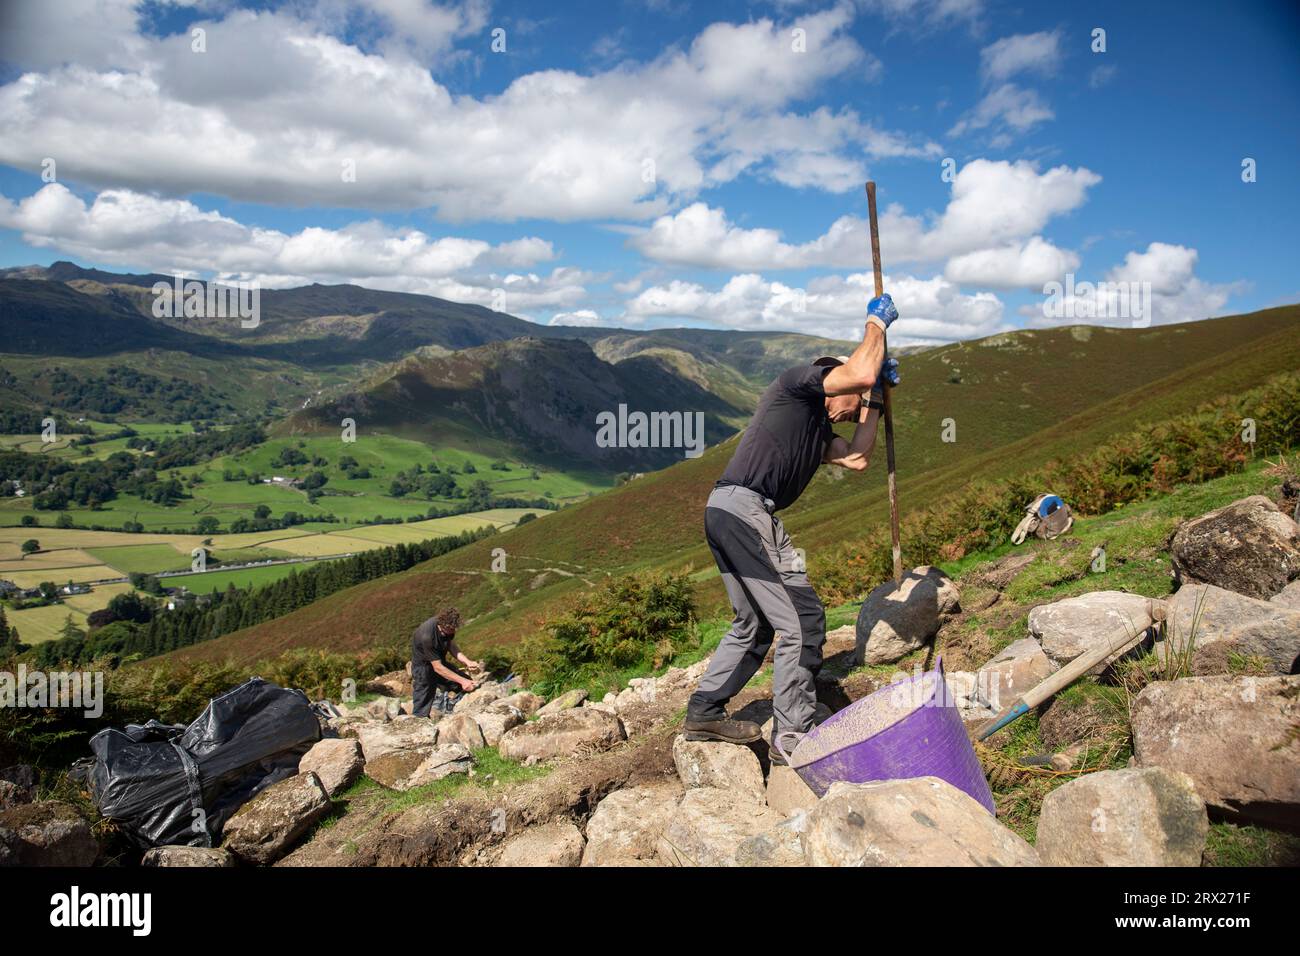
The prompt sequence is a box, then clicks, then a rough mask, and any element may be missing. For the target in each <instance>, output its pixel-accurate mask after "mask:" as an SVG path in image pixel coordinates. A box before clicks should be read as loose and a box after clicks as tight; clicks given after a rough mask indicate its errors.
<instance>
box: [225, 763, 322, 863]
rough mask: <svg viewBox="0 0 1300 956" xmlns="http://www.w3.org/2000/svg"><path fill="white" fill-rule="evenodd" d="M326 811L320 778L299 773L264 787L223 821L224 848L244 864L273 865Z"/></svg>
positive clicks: (310, 774) (311, 774)
mask: <svg viewBox="0 0 1300 956" xmlns="http://www.w3.org/2000/svg"><path fill="white" fill-rule="evenodd" d="M329 811H330V797H329V794H328V793H326V792H325V787H324V785H323V784H322V783H321V781H320V777H318V776H316V774H314V773H310V772H309V773H300V774H298V775H297V776H293V777H289V778H287V779H285V780H281V781H280V782H279V783H273V784H271V786H269V787H267V788H266V789H265V790H263V791H262V792H261V793H259V794H258V795H257V796H255V797H254V798H253V799H252V800H250V801H248V803H246V804H244V805H243V806H242V807H240V808H239V809H238V810H236V811H235V813H234V815H233V816H232V817H231V818H230V819H229V820H227V821H226V826H225V829H224V830H223V836H224V840H225V848H226V849H227V850H229V851H230V852H231V853H233V854H234V855H235V856H237V857H239V859H241V860H243V861H244V862H246V863H260V864H267V863H274V862H275V861H276V860H278V859H279V858H280V857H282V856H284V854H285V853H287V852H288V851H289V850H290V848H291V847H292V846H293V845H294V844H295V843H296V842H298V839H299V838H300V837H301V836H302V835H303V834H305V833H306V832H307V831H308V830H310V829H311V828H312V827H313V826H315V825H316V823H317V822H318V821H319V820H320V819H321V818H323V817H324V816H325V815H326V814H327V813H329Z"/></svg>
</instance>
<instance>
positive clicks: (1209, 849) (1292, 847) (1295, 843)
mask: <svg viewBox="0 0 1300 956" xmlns="http://www.w3.org/2000/svg"><path fill="white" fill-rule="evenodd" d="M1204 865H1205V866H1222V867H1229V866H1300V836H1296V835H1295V834H1290V833H1279V832H1277V831H1275V830H1266V829H1264V828H1263V827H1256V826H1237V825H1236V824H1232V823H1211V824H1210V832H1209V835H1208V836H1207V838H1206V841H1205V857H1204Z"/></svg>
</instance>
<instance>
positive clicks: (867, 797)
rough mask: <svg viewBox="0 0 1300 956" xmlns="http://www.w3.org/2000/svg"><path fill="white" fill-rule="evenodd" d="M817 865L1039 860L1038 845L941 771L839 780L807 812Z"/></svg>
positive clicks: (809, 848) (807, 847)
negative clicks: (882, 778)
mask: <svg viewBox="0 0 1300 956" xmlns="http://www.w3.org/2000/svg"><path fill="white" fill-rule="evenodd" d="M803 848H804V858H805V859H806V860H807V862H808V864H809V865H810V866H1037V865H1039V859H1038V854H1037V853H1035V852H1034V848H1033V847H1031V846H1030V845H1029V844H1028V843H1026V842H1025V841H1024V840H1022V839H1021V838H1020V837H1019V836H1017V835H1016V834H1014V833H1012V832H1011V831H1010V830H1008V829H1007V828H1006V827H1004V826H1003V825H1002V824H1000V823H998V821H997V820H996V819H994V817H993V815H992V814H990V813H989V812H988V810H986V809H984V807H983V806H982V805H981V804H980V803H978V802H977V801H976V800H974V799H972V798H971V797H969V796H967V795H966V794H965V793H962V792H961V791H960V790H958V789H957V788H956V787H954V786H952V785H951V784H949V783H947V782H945V781H943V780H940V779H939V778H937V777H914V778H912V779H908V780H885V781H880V782H877V783H862V784H847V783H835V784H832V785H831V788H830V789H829V790H828V791H827V792H826V795H825V796H824V797H822V799H821V800H820V801H819V802H818V804H817V806H816V807H814V808H813V810H812V811H810V812H809V814H808V820H807V829H806V830H805V832H804V834H803Z"/></svg>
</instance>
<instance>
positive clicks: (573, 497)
mask: <svg viewBox="0 0 1300 956" xmlns="http://www.w3.org/2000/svg"><path fill="white" fill-rule="evenodd" d="M109 427H111V426H109ZM131 427H132V428H135V429H136V430H137V431H140V432H141V433H142V434H143V433H145V432H146V431H147V430H149V429H152V430H153V431H156V432H159V433H167V430H176V429H181V428H182V427H183V426H172V425H154V426H146V425H132V426H131ZM185 427H187V426H185ZM0 438H5V439H8V440H9V442H10V443H11V444H12V443H15V442H16V441H18V440H20V439H24V438H27V440H30V438H29V437H28V436H13V435H10V436H0ZM36 443H37V446H39V436H38V437H37V438H36ZM109 445H122V446H124V445H125V439H117V440H114V441H113V442H105V443H102V445H101V444H96V445H92V446H89V448H90V449H95V450H96V453H99V452H100V451H102V450H103V449H104V448H105V447H106V446H109ZM285 448H293V449H297V450H298V451H300V452H301V453H302V454H303V455H305V456H306V457H307V458H308V459H309V463H307V464H302V465H294V466H283V465H276V464H274V462H275V461H276V459H277V458H278V456H279V455H280V454H281V452H282V451H283V450H284V449H285ZM27 450H32V449H31V448H27ZM76 451H78V450H77V449H66V450H65V451H58V450H55V451H51V452H49V453H51V454H71V453H74V452H76ZM104 453H105V454H107V452H104ZM343 456H350V457H352V458H353V459H355V460H356V461H357V463H358V465H359V466H360V467H361V468H366V469H369V471H370V477H369V478H364V479H360V478H352V479H350V478H348V477H346V476H345V475H344V474H343V472H342V470H341V469H340V468H339V467H338V464H337V463H338V460H339V459H340V458H341V457H343ZM310 460H323V461H324V462H325V463H324V464H321V465H313V464H311V463H310ZM495 460H496V459H494V458H493V457H491V456H488V455H482V454H478V453H476V452H468V451H462V450H459V449H446V448H430V447H429V446H428V445H425V444H423V443H421V442H417V441H411V440H409V439H405V438H397V437H394V436H390V435H364V434H362V435H360V436H358V438H357V441H356V442H352V443H344V442H342V441H340V440H339V439H338V438H334V437H331V438H321V437H307V438H274V439H271V440H269V441H267V442H265V443H263V444H262V445H259V446H258V447H257V448H253V449H248V450H246V451H244V452H241V453H239V454H236V455H229V456H224V457H221V458H217V459H214V460H213V461H211V462H206V463H204V464H202V465H196V466H190V467H185V468H178V469H175V470H174V472H169V473H168V474H175V475H176V476H177V477H178V478H179V479H180V480H181V481H182V482H183V483H185V484H186V485H187V486H190V487H188V488H187V493H188V494H189V495H190V497H188V498H185V499H182V500H181V501H179V502H178V503H176V504H174V505H169V506H166V505H157V504H154V503H152V502H148V501H143V500H141V499H139V498H137V497H134V496H132V495H120V496H119V497H117V498H115V499H114V500H112V501H110V502H108V503H106V504H105V505H104V506H103V507H102V508H100V509H98V510H94V511H92V510H90V509H89V508H70V509H68V510H67V512H66V514H68V515H69V516H71V519H72V521H73V523H74V524H77V525H82V526H94V525H99V526H101V527H105V528H121V527H123V526H124V525H125V523H126V522H128V521H133V522H139V523H140V524H141V525H142V526H143V527H144V529H145V530H146V531H159V530H169V531H190V530H192V529H193V528H194V527H195V525H196V524H197V523H198V521H199V520H200V519H201V518H204V517H214V518H216V519H217V520H218V522H219V523H220V529H221V531H228V530H229V528H230V524H231V522H232V521H234V520H236V519H237V518H249V519H251V518H252V517H253V514H254V509H256V508H257V507H258V506H260V505H265V506H266V507H267V508H269V509H270V511H271V515H272V517H277V516H280V515H283V514H285V513H286V512H296V513H297V514H299V515H302V516H304V517H306V518H308V519H309V520H308V523H307V524H306V525H305V527H307V528H309V529H311V530H329V529H337V528H340V526H341V525H343V524H347V525H357V524H368V523H371V522H373V521H374V519H375V518H376V517H380V518H402V519H407V518H416V517H424V516H425V515H427V514H428V513H429V510H430V509H431V508H433V509H438V510H452V509H455V508H457V507H463V506H464V502H465V499H463V498H434V499H426V498H425V497H424V496H423V495H408V496H405V497H400V498H395V497H392V496H390V495H389V491H390V488H391V485H392V483H393V480H394V478H395V477H396V475H397V473H398V472H401V471H409V470H410V469H412V468H413V467H414V466H415V465H417V464H418V465H421V466H423V467H425V468H428V467H429V465H430V464H431V463H433V462H435V461H436V462H437V464H438V466H439V467H440V468H442V469H443V470H444V471H445V470H448V469H450V468H455V469H456V471H457V472H458V474H456V475H454V476H453V477H455V478H456V480H457V483H458V485H459V486H460V488H462V489H468V488H469V486H470V485H471V484H472V483H473V482H474V481H476V480H478V479H482V480H483V481H486V482H487V483H488V484H489V485H491V487H492V488H493V491H494V493H495V494H497V495H498V496H501V497H511V498H527V499H540V498H547V499H549V500H551V501H554V502H555V503H556V504H560V505H562V504H568V503H572V502H575V501H578V500H581V499H583V498H585V497H586V496H588V495H589V494H591V493H593V492H596V491H600V490H602V489H604V488H606V487H608V486H609V484H610V482H609V480H608V479H606V478H602V477H600V476H592V475H570V474H564V473H561V472H556V471H550V470H546V469H540V468H539V469H537V470H536V472H534V469H533V468H532V466H530V465H527V464H524V463H521V462H517V461H512V462H509V467H508V469H507V470H504V471H502V470H497V469H493V468H492V467H491V465H492V463H493V462H494V461H495ZM467 464H468V465H471V466H473V468H474V469H475V472H474V473H469V474H467V473H466V470H465V469H466V465H467ZM241 470H242V471H243V472H244V473H245V474H249V475H251V474H255V473H258V474H261V475H262V476H263V477H264V478H270V477H273V476H279V477H282V478H285V479H293V478H302V477H304V476H306V475H307V474H308V473H310V472H312V471H315V470H320V471H321V472H322V473H323V474H325V475H326V477H327V478H328V479H329V480H328V482H327V483H326V485H325V486H324V487H323V489H322V491H323V494H322V496H321V497H320V498H318V499H317V501H316V502H315V503H314V504H313V503H311V502H310V501H309V500H308V497H307V494H306V493H305V492H303V491H300V490H297V489H294V488H290V487H287V486H281V485H274V484H265V483H258V484H249V483H248V482H247V481H246V480H235V481H224V480H223V474H224V473H225V472H226V471H230V472H232V473H235V474H238V473H239V472H240V471H241ZM534 473H536V474H537V475H538V477H537V478H533V477H532V474H534ZM191 483H192V485H191ZM24 516H33V517H35V518H36V520H37V521H38V522H39V525H40V526H44V527H49V526H52V525H54V523H55V522H56V521H57V520H58V517H59V513H56V512H38V511H35V510H34V509H33V508H32V505H31V500H30V499H29V498H6V499H0V526H4V525H8V526H16V525H20V524H21V521H22V519H23V517H24ZM331 516H333V517H334V518H336V519H338V520H337V521H333V522H331V521H329V520H328V519H329V518H330V517H331ZM312 518H318V519H322V520H319V521H315V522H313V521H311V520H310V519H312Z"/></svg>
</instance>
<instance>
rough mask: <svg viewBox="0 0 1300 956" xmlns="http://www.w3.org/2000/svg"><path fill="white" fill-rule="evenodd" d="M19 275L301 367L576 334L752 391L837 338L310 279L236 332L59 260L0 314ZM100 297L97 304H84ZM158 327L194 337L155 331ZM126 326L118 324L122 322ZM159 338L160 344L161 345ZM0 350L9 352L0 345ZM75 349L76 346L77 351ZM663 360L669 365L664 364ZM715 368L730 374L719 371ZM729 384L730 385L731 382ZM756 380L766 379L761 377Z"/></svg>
mask: <svg viewBox="0 0 1300 956" xmlns="http://www.w3.org/2000/svg"><path fill="white" fill-rule="evenodd" d="M14 279H21V280H24V281H26V282H28V283H31V284H33V285H39V284H40V283H42V282H43V283H45V284H46V285H47V286H48V287H49V288H50V289H51V290H57V289H58V288H59V286H63V287H66V288H68V289H72V290H74V291H75V292H76V293H78V294H79V295H81V296H84V297H85V298H83V299H80V300H77V301H76V303H75V304H71V303H70V304H68V305H67V306H66V307H65V308H66V309H68V310H80V311H84V312H86V313H88V314H90V313H93V314H96V315H99V314H102V313H103V312H104V309H108V310H109V311H110V312H111V313H112V314H113V315H114V316H117V317H119V318H120V317H121V315H122V314H124V313H129V312H131V311H134V312H135V313H136V314H137V316H138V317H140V318H143V319H145V320H146V322H147V323H149V324H148V325H145V326H138V327H137V328H136V330H135V331H133V333H132V335H131V336H130V337H129V338H128V339H127V340H126V341H127V342H128V343H129V344H130V345H132V346H134V345H136V344H137V342H138V339H139V337H140V335H141V334H152V335H155V336H159V337H160V338H159V341H158V342H157V343H155V344H157V345H158V346H159V347H173V345H178V346H179V347H181V348H182V349H184V350H187V351H198V352H200V353H201V352H203V351H204V350H208V349H212V348H215V347H217V346H218V344H220V343H237V344H239V345H241V346H243V347H244V348H245V349H246V352H245V354H248V355H256V356H260V357H263V358H267V359H273V360H280V361H286V362H291V363H293V364H296V365H299V366H305V367H315V368H320V367H341V368H344V367H355V366H358V365H363V364H365V363H384V362H393V361H397V360H400V359H402V358H405V357H406V356H407V355H409V354H411V353H412V352H414V351H416V350H418V349H420V348H424V347H428V346H436V347H439V348H443V349H451V350H456V349H466V348H474V347H476V346H480V345H486V344H488V343H490V342H504V341H508V340H510V339H515V338H519V337H521V336H529V337H532V338H538V339H580V340H582V341H585V342H589V343H592V345H593V347H594V348H596V350H597V352H598V354H601V355H602V356H607V357H608V358H609V360H610V361H614V362H617V361H621V360H624V359H627V358H631V357H633V356H635V355H638V354H640V353H644V352H647V351H657V350H665V349H666V350H669V351H670V352H674V353H684V354H685V355H688V356H691V357H693V358H694V359H696V360H697V362H699V363H702V364H701V368H707V367H709V366H714V368H713V369H712V371H711V372H710V373H709V374H711V375H713V376H714V377H716V378H719V379H728V378H730V377H732V376H733V375H738V376H739V377H740V378H741V379H748V380H751V381H750V386H751V388H752V387H753V386H754V385H757V384H758V381H757V380H759V379H766V380H770V379H771V378H772V377H773V376H774V375H776V374H777V373H778V372H780V371H782V370H783V369H785V368H788V367H789V366H790V365H792V364H795V363H796V362H803V361H808V360H809V359H811V358H813V357H815V354H826V353H828V352H829V353H831V354H836V353H839V352H843V351H844V350H845V349H846V348H847V347H851V346H849V345H846V343H843V342H835V341H833V340H830V339H821V338H816V337H810V336H802V335H794V334H790V333H784V332H733V331H721V330H711V329H655V330H649V331H645V332H631V331H626V330H622V329H612V328H587V327H577V326H547V325H538V324H536V323H534V322H528V321H526V320H524V319H520V318H517V317H516V316H513V315H508V314H506V313H503V312H495V311H493V310H492V309H488V308H484V307H483V306H480V305H466V304H464V303H460V302H450V301H448V300H446V299H439V298H436V297H434V296H428V295H418V294H415V293H410V292H385V291H382V290H377V289H365V288H362V287H360V286H355V285H320V284H313V285H308V286H301V287H299V288H295V289H262V290H261V291H260V321H259V323H258V325H257V327H256V328H252V329H245V328H242V327H241V325H240V323H239V322H238V321H236V320H234V319H211V318H196V317H189V318H186V317H183V316H182V317H178V318H173V317H162V318H155V317H154V315H153V303H154V295H153V292H152V287H153V285H154V284H155V283H157V282H167V283H170V282H172V277H171V276H166V275H160V274H156V273H150V274H145V275H130V274H117V273H111V272H104V271H102V270H99V269H85V268H82V267H81V266H78V265H76V264H75V263H72V262H66V261H59V262H55V263H53V264H52V265H50V266H48V267H42V266H21V267H17V268H14V269H6V270H0V311H7V307H8V304H9V297H8V295H7V293H6V290H5V289H4V288H3V284H4V280H14ZM29 294H31V293H29ZM93 302H97V303H99V306H100V308H96V307H95V306H94V305H92V303H93ZM158 326H162V327H165V328H169V329H172V330H175V331H179V332H184V333H187V334H188V335H190V336H197V337H198V338H184V339H176V338H163V337H162V336H164V335H165V333H164V332H163V331H162V330H161V329H159V328H157V327H158ZM121 330H123V331H125V327H122V329H121ZM34 338H35V339H36V342H37V346H34V347H41V348H44V349H46V351H45V352H44V353H43V354H49V355H66V354H74V353H69V352H67V351H64V349H66V348H67V347H68V345H69V343H65V342H62V341H60V340H57V339H50V338H49V337H48V336H46V337H40V336H36V337H34ZM164 342H165V343H167V344H166V345H164V344H163V343H164ZM0 351H12V350H11V349H8V348H5V347H4V346H3V344H0ZM76 354H81V353H76ZM669 364H672V363H671V362H670V363H669ZM722 367H725V368H726V369H729V370H730V373H727V372H724V371H722V370H721V369H722ZM732 384H734V383H732ZM762 384H764V385H765V384H766V381H764V382H763V383H762Z"/></svg>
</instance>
